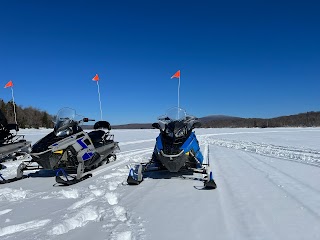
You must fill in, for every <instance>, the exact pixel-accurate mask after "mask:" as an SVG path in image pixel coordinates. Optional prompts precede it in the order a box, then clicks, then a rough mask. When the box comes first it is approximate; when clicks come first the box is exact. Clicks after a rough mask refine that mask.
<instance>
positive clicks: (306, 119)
mask: <svg viewBox="0 0 320 240" xmlns="http://www.w3.org/2000/svg"><path fill="white" fill-rule="evenodd" d="M319 126H320V112H313V111H311V112H306V113H299V114H295V115H289V116H281V117H275V118H268V119H267V118H238V117H234V118H232V117H231V118H227V119H217V120H210V121H205V122H204V121H202V127H204V128H254V127H259V128H267V127H319Z"/></svg>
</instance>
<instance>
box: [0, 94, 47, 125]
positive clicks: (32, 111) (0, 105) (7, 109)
mask: <svg viewBox="0 0 320 240" xmlns="http://www.w3.org/2000/svg"><path fill="white" fill-rule="evenodd" d="M13 107H14V106H13V102H12V101H9V102H7V103H6V102H4V101H3V99H0V109H1V111H2V113H3V114H4V115H5V117H6V118H7V121H8V123H15V119H14V108H13ZM15 111H16V115H17V123H18V125H19V127H20V128H40V127H44V128H52V127H53V116H51V115H50V114H48V113H47V112H46V111H41V110H39V109H36V108H33V107H27V108H23V107H21V106H17V105H16V104H15Z"/></svg>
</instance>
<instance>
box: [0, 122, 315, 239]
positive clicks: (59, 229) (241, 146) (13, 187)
mask: <svg viewBox="0 0 320 240" xmlns="http://www.w3.org/2000/svg"><path fill="white" fill-rule="evenodd" d="M49 131H50V130H47V129H22V130H21V131H20V134H25V138H26V139H27V140H29V141H32V144H34V143H35V142H36V141H37V140H38V139H40V138H42V137H43V136H45V135H46V134H47V133H48V132H49ZM112 132H113V134H114V135H115V140H116V141H119V145H120V148H121V151H120V152H119V153H118V154H117V160H116V161H115V162H111V163H109V164H106V165H103V166H101V167H99V168H97V169H95V170H93V171H92V174H93V177H92V178H89V179H87V180H85V181H83V182H80V183H78V184H77V185H73V186H70V187H59V186H53V185H54V183H55V180H54V178H53V177H30V178H27V179H23V180H21V181H17V182H12V183H9V184H6V185H0V217H1V220H2V221H0V238H1V240H11V239H27V240H28V239H30V240H31V239H47V240H51V239H52V240H53V239H57V240H60V239H70V240H73V239H77V240H78V239H88V238H91V239H98V240H100V239H101V240H102V239H112V240H118V239H119V240H140V239H145V240H148V239H153V240H157V239H159V240H160V239H161V240H162V239H186V240H189V239H190V240H191V239H192V240H194V239H219V240H220V239H222V240H224V239H240V240H242V239H245V240H247V239H262V240H263V239H266V240H267V239H293V240H295V239H297V240H298V239H307V240H308V239H310V240H311V239H320V229H319V228H318V223H319V220H320V185H319V180H320V146H319V140H320V128H275V129H268V128H266V129H258V128H256V129H196V134H197V137H198V140H199V143H200V147H201V149H202V152H203V153H204V155H205V153H206V150H205V149H206V148H207V147H209V150H210V151H209V158H210V161H211V165H212V170H213V174H214V178H215V181H216V183H217V186H218V188H217V189H215V190H203V183H202V182H201V181H197V180H191V179H182V178H181V177H179V176H177V175H176V174H168V173H163V174H159V173H154V174H150V175H148V177H147V178H145V180H144V181H143V182H142V183H141V184H140V185H139V186H128V185H127V184H126V178H127V175H128V172H129V168H130V166H131V165H134V164H135V163H138V162H145V161H148V159H149V158H150V156H151V154H152V151H153V147H154V144H155V138H156V136H157V135H158V130H155V129H154V130H112ZM20 162H21V160H18V161H11V162H6V163H4V164H5V165H6V167H7V168H6V169H3V170H1V173H2V174H3V176H4V177H13V176H15V174H16V167H17V166H18V165H19V163H20Z"/></svg>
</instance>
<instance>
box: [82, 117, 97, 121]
mask: <svg viewBox="0 0 320 240" xmlns="http://www.w3.org/2000/svg"><path fill="white" fill-rule="evenodd" d="M82 121H83V122H94V121H96V120H95V119H90V118H83V119H82Z"/></svg>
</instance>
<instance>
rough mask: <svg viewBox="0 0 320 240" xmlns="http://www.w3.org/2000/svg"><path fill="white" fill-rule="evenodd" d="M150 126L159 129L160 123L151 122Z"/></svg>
mask: <svg viewBox="0 0 320 240" xmlns="http://www.w3.org/2000/svg"><path fill="white" fill-rule="evenodd" d="M152 127H154V128H157V129H160V125H159V123H152Z"/></svg>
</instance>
